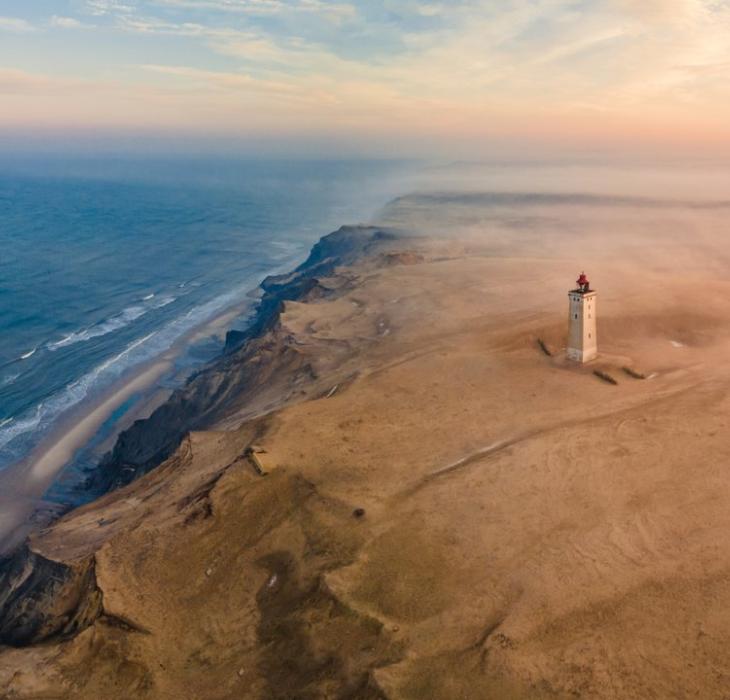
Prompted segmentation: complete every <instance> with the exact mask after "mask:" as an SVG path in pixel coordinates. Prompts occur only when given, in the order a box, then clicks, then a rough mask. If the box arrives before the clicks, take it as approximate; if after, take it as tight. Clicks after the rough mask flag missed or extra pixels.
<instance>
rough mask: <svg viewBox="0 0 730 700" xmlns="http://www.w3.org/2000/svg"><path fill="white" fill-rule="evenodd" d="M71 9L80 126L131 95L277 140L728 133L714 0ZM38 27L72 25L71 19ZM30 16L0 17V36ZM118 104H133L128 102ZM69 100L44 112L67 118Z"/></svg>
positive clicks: (178, 118) (212, 1)
mask: <svg viewBox="0 0 730 700" xmlns="http://www.w3.org/2000/svg"><path fill="white" fill-rule="evenodd" d="M18 8H20V4H18ZM85 8H86V14H87V16H93V17H94V18H96V19H95V20H94V22H95V24H97V23H98V28H99V31H100V32H104V33H105V34H106V36H107V37H108V40H109V43H110V50H109V53H108V56H106V57H105V60H106V61H107V65H106V67H105V70H104V73H105V75H106V77H105V79H104V82H103V85H105V86H106V87H104V88H103V89H104V90H106V94H107V98H108V99H106V100H105V101H104V102H103V103H99V102H98V101H97V104H95V105H94V107H93V109H91V110H90V111H89V110H86V111H82V110H81V109H80V108H79V109H78V121H79V124H80V125H83V124H84V123H89V122H90V123H91V124H92V125H94V124H118V123H120V120H121V121H123V120H124V119H127V120H128V123H129V124H130V125H133V126H139V125H140V124H141V123H143V122H144V119H145V110H144V109H143V108H142V107H143V106H144V104H146V105H147V106H148V110H147V113H148V114H149V113H151V111H152V109H153V108H154V110H156V111H155V118H154V121H158V120H159V119H161V118H164V119H169V124H168V126H169V128H173V129H174V128H196V129H199V130H201V131H202V130H205V129H218V130H226V131H227V132H228V133H232V134H235V133H236V132H237V131H238V132H246V133H250V132H251V130H255V129H259V128H265V127H266V125H267V124H268V125H275V126H276V128H277V129H280V130H284V131H286V130H289V131H290V132H291V133H292V134H296V133H301V134H304V133H305V132H307V130H312V129H314V130H320V131H322V132H326V131H327V130H328V129H338V130H345V131H346V130H347V129H351V130H352V131H353V133H359V134H367V133H371V134H378V135H379V136H383V137H387V135H388V134H390V135H391V137H392V138H393V139H398V138H400V136H402V134H403V133H406V132H410V133H414V134H420V135H422V136H423V137H424V138H426V137H429V136H430V135H432V136H436V137H438V138H440V139H444V140H445V141H448V140H449V139H451V140H462V141H468V140H469V139H471V140H473V141H475V142H478V141H479V140H480V139H482V138H489V139H492V140H493V139H495V138H496V139H499V138H515V139H519V138H521V137H529V138H536V139H543V140H551V139H552V140H558V141H561V142H562V141H565V142H566V143H568V142H571V141H572V142H574V143H586V142H590V141H595V142H598V143H610V142H611V141H614V140H617V139H619V140H620V139H624V140H629V141H630V140H633V141H634V142H641V141H644V140H649V141H657V142H659V141H661V140H662V139H664V140H665V141H668V142H676V141H678V140H684V141H686V142H687V143H690V142H692V140H693V139H694V140H695V141H696V142H698V143H699V142H709V141H712V140H714V142H715V143H725V140H726V139H730V129H729V128H728V127H726V126H725V124H727V123H729V122H728V120H730V99H729V98H730V61H728V60H727V58H726V57H727V56H728V55H730V53H729V52H730V3H728V2H727V1H726V0H642V2H640V3H639V2H634V1H633V0H592V1H590V2H589V1H586V2H576V0H534V2H530V3H526V2H524V1H523V0H502V1H500V2H499V3H495V2H493V0H453V1H452V2H449V3H446V2H438V1H435V0H434V1H432V2H422V1H421V2H418V1H416V0H369V2H367V3H354V2H353V3H350V2H324V0H288V1H287V2H284V0H86V5H85ZM18 16H19V17H20V16H22V14H21V13H20V10H19V9H18ZM45 24H46V25H50V26H51V27H53V28H59V29H71V28H78V27H81V26H83V24H84V18H83V16H78V17H73V16H71V15H68V16H56V17H53V18H51V19H50V20H48V21H47V22H46V23H45ZM26 25H27V27H26ZM34 26H35V25H34V24H33V23H32V22H31V21H30V19H10V18H4V21H3V18H0V30H3V29H5V30H6V31H14V32H16V33H17V32H23V31H25V32H30V31H31V30H32V29H33V28H34ZM36 35H37V33H36ZM34 36H35V35H34ZM161 41H164V42H165V43H164V45H163V44H160V42H161ZM130 42H133V44H132V43H130ZM127 45H129V46H134V53H135V55H138V56H139V60H137V61H136V62H134V64H130V63H129V61H128V59H127V60H125V61H124V62H121V63H120V60H119V59H117V58H116V57H115V46H118V47H119V51H120V55H121V54H124V55H129V53H130V51H129V50H126V51H123V49H124V48H125V47H126V46H127ZM162 45H163V46H164V47H165V52H164V54H163V53H161V51H160V49H159V47H160V46H162ZM82 58H83V57H81V58H80V59H79V65H81V64H82V63H83V61H82ZM89 58H90V64H91V63H92V62H93V61H98V56H93V57H89ZM94 65H95V64H94ZM8 67H9V68H10V67H11V66H10V65H9V66H8ZM22 67H23V66H21V65H18V66H15V65H13V66H12V68H18V69H20V68H22ZM102 67H103V66H102ZM100 69H101V67H100V68H99V69H98V70H97V72H98V71H99V70H100ZM47 73H48V74H49V75H51V74H54V76H53V77H52V78H49V80H50V83H44V82H43V80H40V82H38V81H36V82H35V83H33V81H32V80H30V81H29V85H32V87H33V89H34V90H36V91H40V92H43V91H44V90H46V91H47V92H48V95H49V97H48V100H49V101H52V99H51V97H50V95H52V94H57V93H54V92H53V90H52V85H53V84H55V82H57V81H58V80H61V79H64V80H67V81H69V80H70V81H76V82H75V83H74V84H86V85H89V86H90V85H94V86H96V87H95V88H94V89H102V87H101V85H102V82H99V81H98V80H96V79H95V78H94V79H92V76H91V74H86V73H87V72H86V71H84V69H83V68H80V69H79V70H78V71H76V72H74V73H73V74H68V75H64V76H60V77H59V76H58V75H55V73H56V71H55V70H54V67H53V66H49V69H48V71H47ZM8 75H9V74H8ZM110 75H114V76H116V82H110V78H109V76H110ZM6 79H8V80H9V78H6ZM15 79H16V80H20V82H22V80H21V79H20V78H18V76H16V78H15ZM54 81H55V82H54ZM1 87H2V84H0V88H1ZM81 92H83V90H81ZM57 99H60V98H57ZM130 99H134V100H138V101H142V102H137V103H135V109H134V110H132V109H130V108H129V100H130ZM82 102H84V100H83V99H82V98H77V107H78V105H79V104H81V103H82ZM252 106H255V110H256V111H255V113H254V111H253V110H252ZM168 107H169V109H168ZM15 109H16V110H17V111H16V112H15V113H13V112H12V110H11V111H10V112H9V113H7V114H6V116H5V117H4V118H3V119H4V121H5V122H8V121H9V120H13V119H15V120H16V121H19V120H21V119H22V112H23V109H24V107H23V104H22V100H16V104H15ZM73 110H74V105H63V108H62V109H56V110H49V112H48V113H49V114H59V113H62V114H65V115H67V116H68V119H69V120H72V114H73ZM160 115H162V117H160ZM213 115H215V116H214V117H213ZM148 118H149V119H152V118H151V117H148ZM727 145H728V150H729V151H730V140H728V144H727Z"/></svg>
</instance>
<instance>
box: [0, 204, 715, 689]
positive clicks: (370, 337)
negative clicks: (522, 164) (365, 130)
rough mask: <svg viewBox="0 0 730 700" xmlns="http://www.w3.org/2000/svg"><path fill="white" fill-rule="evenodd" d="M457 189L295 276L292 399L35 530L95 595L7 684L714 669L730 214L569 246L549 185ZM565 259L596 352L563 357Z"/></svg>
mask: <svg viewBox="0 0 730 700" xmlns="http://www.w3.org/2000/svg"><path fill="white" fill-rule="evenodd" d="M407 205H409V203H403V204H402V205H401V207H405V206H407ZM409 206H410V205H409ZM469 207H470V208H469V210H468V211H461V210H459V209H457V211H456V212H454V211H453V210H452V211H451V212H450V217H451V218H450V219H449V220H446V219H445V218H442V219H440V217H443V216H444V215H443V213H442V210H441V209H439V208H438V207H437V206H436V205H434V204H430V205H426V204H423V203H418V202H417V203H415V204H413V208H412V209H409V210H408V211H404V210H403V209H402V208H401V209H400V210H396V211H393V212H391V213H390V216H391V218H392V220H393V221H396V222H400V223H403V222H406V221H407V222H409V226H412V227H417V226H421V227H422V228H423V229H424V230H426V231H427V232H429V233H434V229H438V228H439V227H440V226H443V227H444V229H443V232H444V233H445V232H448V233H449V234H450V235H449V237H448V238H447V237H445V236H443V235H442V236H441V237H439V238H438V239H431V240H426V239H424V240H421V241H418V242H414V241H406V242H404V244H403V245H404V249H405V250H407V251H410V253H413V252H418V253H419V254H420V255H422V256H423V260H422V261H420V262H419V258H418V257H417V256H416V255H412V254H411V255H408V256H404V257H403V258H402V260H400V262H401V263H403V264H397V263H398V262H399V261H394V263H395V264H387V265H386V264H382V261H369V262H367V263H364V264H363V265H360V266H357V267H355V268H354V269H351V270H348V271H345V272H343V273H342V274H344V275H347V278H348V280H349V282H350V283H351V284H349V286H348V287H347V291H345V292H344V293H342V294H341V295H339V296H337V297H336V298H323V299H321V300H319V301H316V302H311V303H307V304H300V303H289V304H287V306H286V310H285V313H284V314H283V316H282V324H283V330H284V333H285V335H286V336H287V337H288V338H290V341H291V343H292V344H293V346H295V347H296V348H297V349H298V352H301V353H302V354H303V356H304V357H305V358H307V359H308V360H309V361H310V362H311V372H310V374H309V376H308V379H306V380H305V379H303V378H301V377H292V380H291V386H290V389H291V393H292V395H297V394H299V395H300V396H301V400H300V401H299V402H294V403H292V404H290V405H288V406H286V407H284V408H282V409H280V410H276V411H274V412H271V413H267V414H266V415H262V416H261V417H260V418H258V419H254V420H249V421H247V422H245V423H244V424H243V425H240V426H237V425H236V419H235V417H231V418H230V419H229V420H228V421H226V422H225V423H224V424H222V425H221V426H220V428H221V430H218V431H210V432H201V433H194V434H192V435H191V436H190V438H189V439H188V440H186V441H185V442H184V443H183V445H182V446H181V448H180V449H179V450H178V452H177V453H176V455H174V456H173V457H172V458H171V459H170V460H168V462H166V463H165V464H163V465H162V466H161V467H160V468H158V469H157V470H156V471H154V472H152V473H150V474H148V475H147V476H145V477H143V478H142V479H140V480H139V481H137V482H135V483H133V484H131V485H130V486H128V487H125V488H123V489H121V490H119V491H117V492H114V493H112V494H109V495H107V496H106V497H104V498H103V499H101V500H100V501H99V502H98V503H94V504H90V505H89V506H86V507H84V508H81V509H79V510H78V511H76V512H74V513H72V514H70V515H68V516H66V517H64V518H63V519H62V520H60V521H59V522H58V523H56V524H55V525H54V526H53V527H51V528H50V529H49V530H47V531H45V532H44V533H41V534H39V535H37V536H35V537H34V538H33V539H32V547H33V549H34V550H35V551H37V552H39V553H41V554H43V555H45V556H47V557H49V558H52V559H54V560H58V561H65V562H80V561H82V560H84V559H85V558H86V557H89V556H91V557H92V558H93V563H94V566H95V573H96V580H97V584H98V586H99V588H100V589H101V591H102V593H103V606H104V613H105V615H104V616H102V617H101V618H100V619H99V620H97V622H96V623H95V624H94V625H93V626H92V627H90V628H88V629H86V630H84V631H83V632H82V633H81V634H79V635H78V636H76V637H75V638H73V639H71V640H69V641H66V642H63V643H48V644H45V645H39V646H37V647H33V648H28V649H17V650H16V649H6V650H4V651H3V652H2V653H0V688H2V689H4V692H5V693H6V694H8V696H11V694H13V695H12V696H13V697H23V698H30V697H68V698H100V697H103V698H110V699H111V698H129V697H140V698H142V697H149V698H191V699H192V698H243V697H245V698H282V699H283V698H294V697H296V698H307V699H309V698H311V699H314V698H325V697H331V698H362V699H366V698H367V699H372V698H384V697H389V698H404V699H413V700H416V699H422V698H433V699H434V700H450V699H452V698H453V699H457V698H459V699H462V698H469V699H472V698H473V699H474V700H480V699H482V698H500V699H501V698H525V699H528V698H529V699H533V698H575V697H582V698H622V699H624V698H632V699H633V698H635V699H637V700H639V699H641V700H644V699H645V698H670V697H671V698H689V697H700V698H718V699H720V698H725V697H727V688H728V684H729V683H730V661H729V660H728V655H727V649H728V646H729V645H730V624H728V623H729V622H730V620H729V619H728V616H729V615H730V612H729V611H730V537H728V533H730V471H728V464H729V463H730V462H729V461H728V458H729V457H730V432H729V431H728V429H727V428H728V422H729V421H730V418H729V416H730V360H729V359H728V358H730V274H728V273H730V267H729V266H728V262H727V261H726V259H725V256H724V253H723V250H724V247H723V246H724V243H723V241H724V238H723V232H724V224H721V222H720V221H719V220H705V219H702V220H701V221H698V220H697V218H696V214H694V213H692V212H675V213H673V214H672V216H669V215H666V221H665V223H666V226H662V227H661V228H657V227H656V226H655V224H654V223H651V224H649V223H647V222H649V221H651V222H655V221H656V220H657V218H658V216H659V215H658V214H657V212H655V211H652V212H646V211H644V210H636V211H635V210H633V209H632V210H630V211H625V210H622V211H621V212H619V214H616V213H615V212H612V211H607V212H605V213H603V214H602V213H601V212H592V213H591V216H593V218H594V219H596V220H598V221H600V228H603V229H605V230H606V231H612V232H613V234H614V235H613V236H612V237H607V236H606V235H604V234H605V231H601V232H595V231H592V232H591V235H586V236H585V238H584V239H583V240H581V241H580V243H579V244H576V239H575V238H574V237H573V235H574V234H573V232H571V231H568V232H567V233H566V231H565V227H564V226H563V224H562V223H561V222H562V220H563V218H564V217H562V213H561V212H558V211H556V210H555V209H552V210H549V211H540V212H539V214H540V216H541V217H542V219H541V221H542V223H541V224H540V227H539V228H538V227H536V226H535V225H534V222H533V224H530V223H525V218H524V217H525V216H526V214H525V212H522V215H524V216H523V218H522V219H521V220H520V221H518V220H517V219H516V218H512V219H509V221H511V223H508V224H504V223H502V224H500V223H499V222H496V223H495V222H494V221H493V220H491V219H489V216H488V213H489V212H491V211H492V210H491V209H490V210H489V211H483V210H481V209H480V208H479V206H478V205H477V204H474V203H471V204H470V205H469ZM532 213H535V212H532ZM659 214H661V216H665V213H664V214H662V213H661V212H660V213H659ZM516 216H517V214H515V217H516ZM550 217H553V220H554V223H552V224H545V220H550ZM561 217H562V218H561ZM693 217H694V218H693ZM660 218H661V217H660ZM504 220H506V219H503V220H502V221H504ZM447 224H449V225H450V226H451V228H450V229H447V228H446V225H447ZM629 224H631V228H630V230H629ZM457 233H458V235H456V234H457ZM599 233H600V235H598V234H599ZM405 263H408V264H405ZM581 268H585V269H586V272H587V273H588V274H589V277H590V278H591V280H592V282H593V283H594V285H595V287H596V289H597V290H598V314H599V344H600V351H601V357H600V359H599V360H598V361H597V362H596V363H595V364H593V365H591V366H589V367H576V366H574V365H571V364H568V363H566V362H565V361H564V359H563V357H562V349H563V344H564V338H565V326H566V320H567V319H566V316H567V294H566V293H567V290H568V288H569V287H570V285H571V284H572V282H573V280H574V279H575V276H576V275H577V273H578V272H580V269H581ZM708 271H709V272H710V274H708ZM538 338H542V339H543V340H544V341H545V343H546V344H547V345H548V347H549V348H551V349H552V350H553V351H554V356H553V357H547V356H545V355H544V354H543V353H542V352H541V351H540V349H539V348H538V346H537V339H538ZM623 367H631V368H633V369H634V370H636V371H638V372H640V373H643V374H645V375H646V376H647V377H651V378H650V379H643V380H642V379H635V378H633V377H631V376H629V375H628V374H626V373H625V372H624V371H623V369H622V368H623ZM594 368H599V369H602V370H603V371H606V372H609V373H610V374H612V375H613V376H614V377H615V378H616V379H617V380H618V385H617V386H612V385H609V384H606V383H605V382H602V381H600V380H599V379H597V378H596V377H595V376H594V375H593V373H592V370H593V369H594ZM253 408H255V407H253ZM262 408H263V407H262ZM223 428H225V430H223ZM253 441H255V442H256V443H257V444H258V445H261V446H262V447H263V448H264V449H265V450H266V452H265V453H264V454H263V456H262V458H263V459H264V460H265V463H266V465H267V468H268V469H269V470H270V473H269V474H268V475H267V476H266V477H260V476H258V475H257V474H256V473H255V472H254V470H253V469H252V468H251V466H250V464H248V462H247V461H246V459H245V458H243V456H242V455H243V454H244V451H245V448H246V447H247V446H248V445H250V444H251V443H252V442H253ZM357 508H361V509H364V515H362V516H361V517H356V516H355V515H354V511H355V509H357Z"/></svg>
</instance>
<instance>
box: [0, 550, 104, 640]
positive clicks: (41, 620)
mask: <svg viewBox="0 0 730 700" xmlns="http://www.w3.org/2000/svg"><path fill="white" fill-rule="evenodd" d="M101 613H102V595H101V591H100V590H99V588H98V587H97V585H96V575H95V571H94V557H93V556H86V557H82V558H81V559H80V560H78V561H73V562H70V563H64V562H57V561H53V560H51V559H48V558H46V557H44V556H42V555H41V554H38V553H37V552H34V551H33V550H32V549H30V548H29V547H28V546H27V545H26V546H24V547H22V548H20V549H19V550H17V551H16V552H15V553H14V554H13V555H12V556H10V557H8V558H6V559H4V560H2V561H0V644H8V645H11V646H25V645H28V644H37V643H39V642H46V641H49V640H52V639H64V638H68V637H70V636H73V635H74V634H76V633H78V632H80V631H81V630H83V629H85V628H87V627H88V626H89V625H91V624H93V622H94V621H95V620H96V619H97V618H98V617H99V616H100V615H101Z"/></svg>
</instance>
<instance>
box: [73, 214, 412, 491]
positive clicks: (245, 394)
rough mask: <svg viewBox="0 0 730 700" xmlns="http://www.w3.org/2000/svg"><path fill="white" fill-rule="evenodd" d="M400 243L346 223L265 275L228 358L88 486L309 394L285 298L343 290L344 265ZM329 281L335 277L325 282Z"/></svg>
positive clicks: (119, 446)
mask: <svg viewBox="0 0 730 700" xmlns="http://www.w3.org/2000/svg"><path fill="white" fill-rule="evenodd" d="M397 240H398V237H397V236H396V234H394V233H393V232H389V231H385V230H383V229H381V228H377V227H372V226H343V227H342V228H340V229H339V230H338V231H336V232H334V233H331V234H329V235H328V236H324V237H323V238H322V239H321V240H320V241H319V242H318V243H317V244H316V245H315V246H314V247H313V248H312V251H311V253H310V255H309V257H308V258H307V260H306V261H305V262H304V263H302V264H301V265H300V266H299V267H297V268H296V270H294V271H293V272H292V273H290V274H286V275H278V276H272V277H268V278H266V279H265V280H264V281H263V282H262V284H261V287H262V289H263V290H264V294H263V296H262V298H261V300H260V302H259V304H258V307H257V310H256V313H255V316H254V319H253V321H252V323H251V325H250V327H249V329H248V330H247V331H245V332H230V333H229V334H228V337H227V342H226V350H227V351H226V353H225V354H224V355H223V356H222V357H221V358H219V359H218V360H216V361H214V362H212V363H211V364H210V365H209V366H208V367H206V368H205V369H203V370H201V371H200V372H198V373H196V374H195V375H194V376H193V377H191V378H190V379H189V380H188V382H187V383H186V384H185V386H184V387H182V388H181V389H178V390H177V391H175V392H174V393H173V395H172V396H171V397H170V399H169V400H168V401H167V402H165V404H163V405H162V406H160V407H159V408H158V409H157V410H156V411H155V412H154V413H153V414H152V415H151V416H150V417H149V418H147V419H145V420H141V421H137V422H135V423H134V425H132V426H131V427H130V428H129V429H128V430H126V431H124V432H123V433H121V435H120V436H119V438H118V440H117V443H116V445H115V446H114V449H113V450H112V451H111V453H109V454H108V455H107V456H106V457H105V458H104V459H103V460H102V462H101V464H100V465H99V467H98V468H97V469H96V470H95V471H94V472H93V473H92V474H91V475H90V476H89V478H88V480H87V484H86V487H87V488H88V489H89V490H91V491H92V492H93V493H95V494H102V493H106V492H107V491H109V490H111V489H114V488H118V487H119V486H122V485H124V484H128V483H130V482H131V481H133V480H134V479H136V478H138V477H139V476H141V475H142V474H145V473H147V472H148V471H149V470H150V469H152V468H154V467H155V466H157V465H158V464H160V462H162V461H163V460H164V459H166V458H167V457H168V456H169V455H170V454H171V453H172V451H173V450H174V449H175V448H176V447H177V445H178V444H179V443H180V440H181V439H182V437H183V436H184V435H185V434H186V433H187V432H189V431H190V430H202V429H206V428H209V427H211V426H213V425H215V424H216V423H217V422H219V421H221V420H222V419H224V418H226V417H228V416H230V415H232V414H235V413H240V412H241V411H243V413H240V419H241V420H242V419H243V418H244V417H251V416H253V415H256V413H257V412H262V411H263V412H265V411H268V410H271V408H273V407H274V406H277V405H283V404H284V403H286V402H287V401H289V400H294V399H296V398H302V396H301V394H300V395H299V396H297V393H296V392H292V391H291V390H290V389H287V386H286V385H289V384H292V383H294V384H296V383H297V382H301V381H306V379H307V375H309V374H311V373H312V372H313V370H312V365H311V363H310V362H309V361H308V360H307V358H306V356H305V354H304V353H303V352H302V351H301V349H300V348H299V347H298V345H297V341H296V340H295V339H293V338H292V337H291V335H290V334H288V333H287V331H286V330H285V329H282V328H281V326H280V323H279V318H280V315H281V313H282V311H283V310H284V308H285V304H286V302H288V301H297V302H307V301H312V300H316V299H320V298H323V297H335V296H337V295H338V294H341V293H343V292H344V291H345V290H346V289H348V288H349V286H350V285H349V283H350V282H351V280H349V279H348V277H347V274H346V273H345V274H343V276H341V277H339V278H336V277H334V278H333V276H332V275H333V273H334V271H335V269H336V268H337V267H338V266H346V265H351V264H352V263H354V262H355V261H356V260H358V259H362V258H364V257H367V256H372V255H374V254H376V252H378V251H385V250H388V248H389V247H390V246H392V245H393V244H394V243H395V242H396V241H397ZM323 278H328V283H327V284H326V285H323V283H322V281H321V280H322V279H323ZM282 382H283V384H282Z"/></svg>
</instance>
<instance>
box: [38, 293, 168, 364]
mask: <svg viewBox="0 0 730 700" xmlns="http://www.w3.org/2000/svg"><path fill="white" fill-rule="evenodd" d="M154 296H155V295H154V294H151V295H148V296H146V297H145V298H144V300H149V299H152V298H153V297H154ZM175 299H176V297H173V296H168V297H163V298H162V299H160V301H159V302H157V303H155V304H150V305H147V306H129V307H127V308H126V309H124V310H123V311H122V312H121V313H119V314H117V315H116V316H112V317H111V318H110V319H107V320H106V321H102V322H101V323H98V324H96V325H94V326H90V327H89V328H85V329H83V330H80V331H75V332H73V333H69V335H67V336H66V337H65V338H62V339H61V340H57V341H56V342H54V343H48V345H47V346H46V347H47V348H48V349H49V350H50V351H51V352H54V351H55V350H59V349H61V348H65V347H67V346H69V345H75V344H76V343H84V342H86V341H87V340H91V339H92V338H100V337H101V336H104V335H108V334H109V333H113V332H114V331H118V330H119V329H121V328H124V327H125V326H128V325H129V324H130V323H132V322H133V321H136V320H137V319H138V318H141V317H142V316H144V315H145V314H146V313H147V312H148V311H150V310H152V309H160V308H162V307H163V306H167V305H168V304H172V302H173V301H175Z"/></svg>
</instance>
